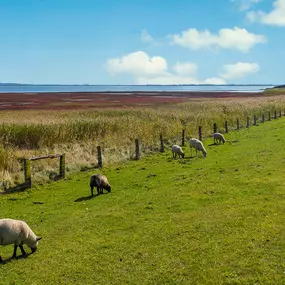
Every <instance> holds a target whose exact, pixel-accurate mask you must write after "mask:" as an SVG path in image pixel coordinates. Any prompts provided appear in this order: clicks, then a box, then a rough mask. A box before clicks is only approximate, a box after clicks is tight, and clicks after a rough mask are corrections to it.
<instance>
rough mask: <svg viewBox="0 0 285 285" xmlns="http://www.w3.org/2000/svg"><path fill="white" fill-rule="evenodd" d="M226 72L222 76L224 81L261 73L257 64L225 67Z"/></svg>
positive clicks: (237, 64)
mask: <svg viewBox="0 0 285 285" xmlns="http://www.w3.org/2000/svg"><path fill="white" fill-rule="evenodd" d="M224 70H225V72H224V73H223V74H221V77H222V78H224V79H237V78H241V77H244V76H247V75H249V74H252V73H256V72H258V71H259V65H258V64H257V63H247V62H238V63H236V64H226V65H224Z"/></svg>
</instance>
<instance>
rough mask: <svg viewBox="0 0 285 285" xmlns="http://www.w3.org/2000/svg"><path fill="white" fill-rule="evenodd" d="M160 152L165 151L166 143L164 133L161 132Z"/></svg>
mask: <svg viewBox="0 0 285 285" xmlns="http://www.w3.org/2000/svg"><path fill="white" fill-rule="evenodd" d="M160 152H164V144H163V137H162V134H160Z"/></svg>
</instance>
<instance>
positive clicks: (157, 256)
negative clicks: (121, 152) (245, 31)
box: [0, 118, 285, 285]
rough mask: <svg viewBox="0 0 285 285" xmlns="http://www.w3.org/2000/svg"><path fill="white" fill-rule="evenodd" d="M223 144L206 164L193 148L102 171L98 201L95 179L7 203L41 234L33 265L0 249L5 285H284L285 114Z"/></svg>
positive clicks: (77, 178) (8, 212)
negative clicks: (104, 182)
mask: <svg viewBox="0 0 285 285" xmlns="http://www.w3.org/2000/svg"><path fill="white" fill-rule="evenodd" d="M226 138H227V140H228V142H227V143H226V144H225V145H212V143H213V142H212V139H208V140H205V141H204V145H205V147H206V148H207V150H208V156H207V158H203V157H202V156H200V157H193V158H192V157H191V155H190V149H189V147H188V146H185V148H184V149H185V154H186V155H185V159H184V160H182V159H176V160H174V159H172V155H171V153H170V150H169V149H167V151H166V152H165V153H162V154H154V155H150V156H144V157H143V158H142V159H141V160H139V161H128V162H125V163H123V164H117V165H113V166H110V167H107V168H103V169H101V170H100V172H101V173H103V174H106V175H107V176H108V178H109V181H110V183H111V184H112V192H111V193H108V194H105V195H101V196H98V197H97V196H96V197H94V198H91V197H90V196H89V195H90V190H89V187H88V184H89V177H90V175H91V174H92V173H93V171H92V172H82V173H79V174H76V175H74V176H72V178H69V179H66V180H65V181H58V182H54V183H52V184H48V185H44V186H40V187H36V188H32V189H31V190H28V191H25V192H21V193H13V194H2V195H0V209H1V217H11V218H18V219H24V220H26V221H27V222H28V224H30V226H31V228H32V229H33V230H34V231H35V233H36V234H38V235H39V236H42V237H43V238H42V240H41V241H40V245H39V250H38V251H37V252H36V253H35V254H32V255H30V256H28V257H27V258H20V259H18V260H12V261H11V260H9V257H10V256H11V255H12V252H13V246H12V245H11V246H7V247H1V248H0V250H1V255H2V258H3V259H5V260H7V259H8V261H7V263H6V264H4V265H0V272H1V281H0V283H1V284H24V283H27V284H103V285H105V284H187V285H188V284H262V285H263V284H270V285H271V284H284V283H285V238H284V236H285V223H284V215H285V194H284V190H285V186H284V185H285V175H284V163H285V118H281V119H278V120H273V121H271V122H266V123H265V124H262V125H259V126H256V127H251V128H249V129H243V130H240V131H236V132H231V133H229V134H228V135H226ZM38 202H41V203H42V204H39V203H38Z"/></svg>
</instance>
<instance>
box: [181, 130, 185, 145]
mask: <svg viewBox="0 0 285 285" xmlns="http://www.w3.org/2000/svg"><path fill="white" fill-rule="evenodd" d="M181 145H182V146H184V145H185V130H182V141H181Z"/></svg>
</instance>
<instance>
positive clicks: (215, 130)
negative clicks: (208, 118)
mask: <svg viewBox="0 0 285 285" xmlns="http://www.w3.org/2000/svg"><path fill="white" fill-rule="evenodd" d="M213 132H214V133H216V132H217V124H216V123H214V124H213Z"/></svg>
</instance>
